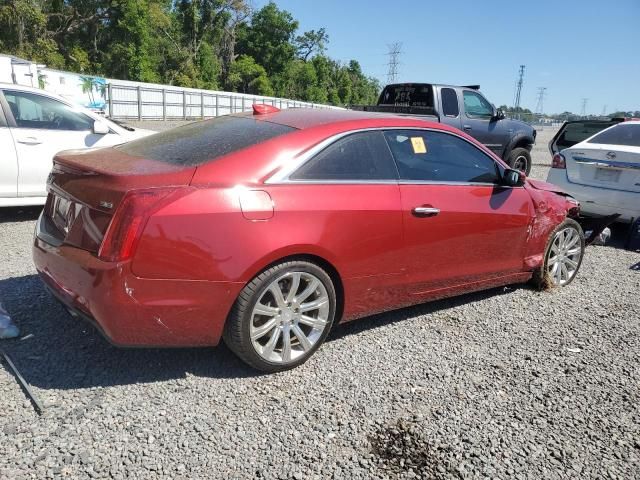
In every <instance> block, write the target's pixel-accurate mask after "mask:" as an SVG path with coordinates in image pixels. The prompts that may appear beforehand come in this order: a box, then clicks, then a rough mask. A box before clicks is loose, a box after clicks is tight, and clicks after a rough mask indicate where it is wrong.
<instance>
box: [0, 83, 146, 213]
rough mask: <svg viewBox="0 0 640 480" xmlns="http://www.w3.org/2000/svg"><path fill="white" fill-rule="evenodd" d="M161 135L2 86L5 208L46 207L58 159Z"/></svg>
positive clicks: (0, 194)
mask: <svg viewBox="0 0 640 480" xmlns="http://www.w3.org/2000/svg"><path fill="white" fill-rule="evenodd" d="M153 133H155V132H152V131H149V130H142V129H137V128H135V129H134V128H131V127H127V126H120V125H118V124H116V123H114V122H112V121H110V120H108V119H106V118H103V117H101V116H99V115H97V114H95V113H93V112H91V111H89V110H87V109H85V108H82V107H78V106H75V105H73V104H72V103H70V102H69V101H67V100H65V99H64V98H62V97H59V96H58V95H54V94H51V93H48V92H45V91H43V90H38V89H36V88H31V87H25V86H23V85H13V84H3V83H0V152H1V153H0V207H9V206H18V205H43V204H44V203H45V201H46V199H47V192H46V181H47V176H48V175H49V172H50V171H51V166H52V160H53V156H54V155H55V154H56V153H57V152H59V151H61V150H68V149H76V148H86V147H106V146H109V145H117V144H119V143H124V142H128V141H129V140H133V139H135V138H140V137H144V136H147V135H151V134H153Z"/></svg>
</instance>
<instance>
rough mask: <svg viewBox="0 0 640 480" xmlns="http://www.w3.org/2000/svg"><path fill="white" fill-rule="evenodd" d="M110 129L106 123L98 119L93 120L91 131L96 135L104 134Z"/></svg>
mask: <svg viewBox="0 0 640 480" xmlns="http://www.w3.org/2000/svg"><path fill="white" fill-rule="evenodd" d="M110 131H111V129H110V128H109V125H107V124H106V123H104V122H101V121H100V120H96V121H94V122H93V133H95V134H98V135H105V134H107V133H109V132H110Z"/></svg>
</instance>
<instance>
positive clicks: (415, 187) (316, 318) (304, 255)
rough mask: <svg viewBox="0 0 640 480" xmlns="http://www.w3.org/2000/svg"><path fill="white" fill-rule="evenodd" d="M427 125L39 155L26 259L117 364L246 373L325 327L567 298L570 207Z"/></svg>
mask: <svg viewBox="0 0 640 480" xmlns="http://www.w3.org/2000/svg"><path fill="white" fill-rule="evenodd" d="M554 189H555V187H553V186H551V185H549V184H546V183H544V182H539V181H534V180H529V179H526V178H525V177H524V176H523V174H522V173H521V172H518V171H515V170H511V169H509V167H508V166H507V165H506V164H505V163H503V162H502V160H500V159H499V158H498V157H496V156H495V155H494V154H493V153H492V152H491V151H489V150H487V149H486V148H485V147H483V146H482V145H481V144H480V143H478V142H477V141H475V140H474V139H472V138H471V137H469V136H468V135H465V134H464V133H462V132H460V131H458V130H455V129H453V128H450V127H447V126H445V125H443V124H437V123H429V122H426V121H422V120H418V119H412V118H410V117H401V116H393V115H384V114H375V113H368V112H352V111H342V110H302V109H291V110H283V111H279V110H278V109H276V108H273V107H268V106H264V105H262V106H258V105H256V106H254V112H253V114H251V113H249V114H247V113H245V114H238V115H230V116H225V117H219V118H215V119H212V120H206V121H202V122H197V123H193V124H189V125H186V126H183V127H179V128H176V129H172V130H169V131H166V132H163V133H159V134H156V135H152V136H150V137H147V138H143V139H140V140H135V141H133V142H130V143H127V144H124V145H121V146H117V147H110V148H101V149H93V150H91V149H89V150H82V151H67V152H62V153H60V154H58V155H57V157H56V158H55V162H54V167H53V170H52V172H51V175H50V177H49V181H48V192H49V195H48V199H47V204H46V207H45V209H44V211H43V213H42V215H41V216H40V218H39V220H38V222H37V228H36V234H35V240H34V247H33V257H34V261H35V265H36V268H37V270H38V272H39V274H40V276H41V277H42V280H43V281H44V283H45V285H46V286H47V287H48V289H49V290H50V291H51V292H52V293H53V295H55V296H56V297H57V298H58V299H59V300H61V301H62V302H63V304H64V305H65V306H66V307H67V308H68V309H69V311H70V312H72V313H73V314H74V315H75V316H79V317H83V318H85V319H87V320H89V321H91V322H93V323H94V325H95V326H96V327H97V328H98V329H99V330H100V331H101V332H102V333H103V334H104V335H105V336H106V337H107V338H108V339H109V340H110V341H111V342H112V343H114V344H116V345H122V346H174V347H175V346H211V345H216V344H218V343H219V342H220V341H221V340H222V339H224V341H225V343H226V344H227V345H228V346H229V347H230V348H231V349H232V350H233V351H234V352H235V353H236V354H237V355H238V356H239V357H241V358H242V359H243V360H244V361H246V362H247V363H248V364H250V365H252V366H253V367H255V368H258V369H260V370H264V371H278V370H284V369H288V368H291V367H295V366H297V365H300V364H301V363H303V362H304V361H306V360H307V359H308V358H309V357H310V356H311V355H312V354H313V353H314V352H315V351H316V350H317V349H318V347H319V346H320V345H321V344H322V342H323V340H324V339H325V338H326V336H327V334H328V332H329V330H330V328H331V326H332V325H333V324H335V323H337V322H346V321H350V320H353V319H356V318H360V317H364V316H367V315H371V314H373V313H377V312H382V311H386V310H391V309H396V308H399V307H403V306H407V305H413V304H417V303H422V302H427V301H430V300H434V299H439V298H443V297H449V296H453V295H458V294H462V293H465V292H471V291H476V290H481V289H487V288H491V287H496V286H500V285H507V284H514V283H519V282H527V281H529V280H532V279H534V280H536V281H538V282H550V283H552V284H556V285H566V284H568V283H569V282H571V281H572V280H573V279H574V277H575V276H576V273H577V272H578V269H579V267H580V263H581V261H582V257H583V253H584V235H583V232H582V230H581V228H580V226H579V225H578V223H576V221H575V220H574V219H575V218H577V215H578V210H579V205H578V203H577V202H576V201H575V200H573V199H572V198H571V197H569V196H567V195H564V194H562V193H561V192H555V191H554Z"/></svg>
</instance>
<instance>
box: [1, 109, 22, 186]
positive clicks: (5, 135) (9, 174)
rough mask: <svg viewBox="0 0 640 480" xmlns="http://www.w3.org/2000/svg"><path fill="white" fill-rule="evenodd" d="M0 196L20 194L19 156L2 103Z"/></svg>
mask: <svg viewBox="0 0 640 480" xmlns="http://www.w3.org/2000/svg"><path fill="white" fill-rule="evenodd" d="M0 150H1V151H2V155H0V198H2V197H4V198H7V197H9V198H13V197H16V196H17V195H18V157H17V156H16V148H15V146H14V144H13V137H12V136H11V131H10V130H9V127H8V125H7V121H6V118H5V115H4V112H3V110H2V105H0Z"/></svg>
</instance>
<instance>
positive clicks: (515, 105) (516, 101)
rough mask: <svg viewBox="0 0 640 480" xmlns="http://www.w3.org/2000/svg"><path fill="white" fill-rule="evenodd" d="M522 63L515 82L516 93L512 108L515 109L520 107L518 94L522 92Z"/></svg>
mask: <svg viewBox="0 0 640 480" xmlns="http://www.w3.org/2000/svg"><path fill="white" fill-rule="evenodd" d="M524 68H525V66H524V65H520V70H519V72H518V81H517V83H516V95H515V98H514V100H513V109H514V110H517V109H518V107H520V94H521V93H522V82H523V80H524Z"/></svg>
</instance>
